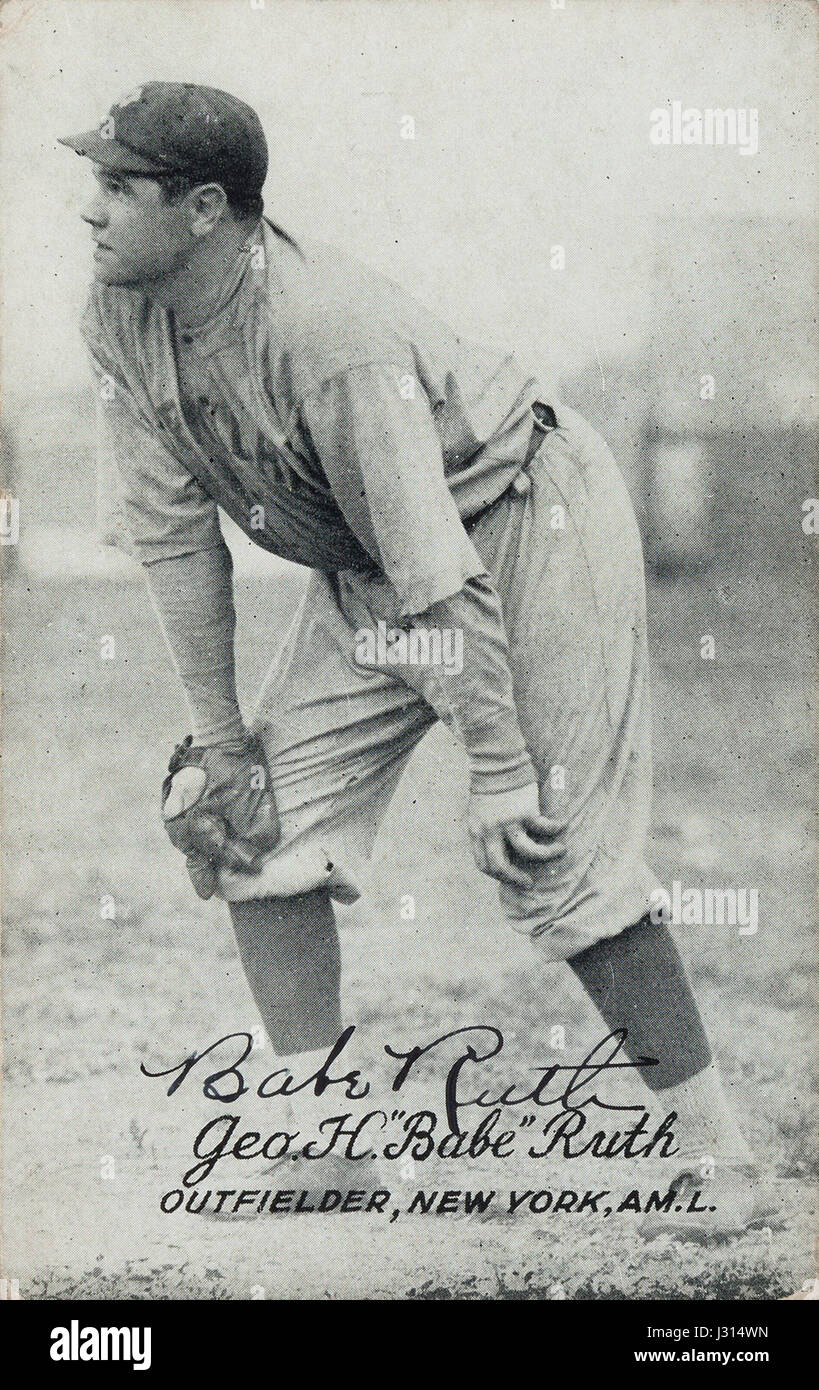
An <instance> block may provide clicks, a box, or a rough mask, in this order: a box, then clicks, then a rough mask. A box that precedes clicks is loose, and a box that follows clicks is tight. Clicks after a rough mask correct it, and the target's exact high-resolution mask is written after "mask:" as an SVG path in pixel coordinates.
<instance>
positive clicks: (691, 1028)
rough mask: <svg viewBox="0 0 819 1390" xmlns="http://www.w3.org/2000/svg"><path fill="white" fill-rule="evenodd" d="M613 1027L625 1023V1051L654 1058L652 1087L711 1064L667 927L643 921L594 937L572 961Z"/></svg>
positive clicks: (647, 1076)
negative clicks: (591, 942) (615, 933)
mask: <svg viewBox="0 0 819 1390" xmlns="http://www.w3.org/2000/svg"><path fill="white" fill-rule="evenodd" d="M566 963H567V965H570V966H571V968H572V970H573V971H574V972H575V974H576V975H577V977H578V979H579V980H580V983H581V984H582V985H583V987H584V989H585V990H586V993H587V994H588V995H589V996H590V998H591V999H592V1001H593V1003H594V1004H595V1005H596V1006H597V1008H598V1009H599V1011H600V1013H601V1014H602V1015H603V1018H604V1019H605V1021H606V1023H607V1024H608V1026H609V1029H610V1030H611V1031H612V1032H613V1031H614V1029H616V1028H626V1029H627V1030H628V1036H627V1038H626V1042H625V1044H624V1050H625V1051H626V1052H627V1053H628V1055H629V1057H630V1058H631V1059H632V1060H633V1061H636V1059H637V1058H638V1057H641V1056H642V1057H656V1058H657V1065H656V1066H654V1067H640V1069H639V1070H640V1075H641V1076H642V1078H643V1080H644V1081H645V1083H646V1085H647V1086H649V1087H650V1089H651V1090H652V1091H661V1090H665V1089H666V1088H667V1087H668V1086H677V1085H679V1084H680V1082H682V1081H688V1080H689V1079H690V1078H691V1077H692V1076H696V1074H697V1073H698V1072H700V1071H702V1070H703V1068H704V1067H707V1066H708V1064H709V1063H710V1062H711V1061H712V1053H711V1047H710V1045H709V1042H708V1038H707V1036H706V1033H705V1029H704V1027H703V1023H702V1019H701V1017H700V1011H699V1009H698V1008H697V1004H696V1001H695V999H694V996H693V994H692V992H691V985H690V983H689V980H688V976H687V974H686V972H685V967H684V965H683V963H682V961H681V959H680V953H679V951H678V950H677V947H676V945H675V943H674V938H673V937H672V935H671V933H670V931H669V930H668V927H666V926H665V925H663V924H661V925H655V924H654V923H653V922H651V921H650V920H648V919H646V918H643V919H642V921H640V922H637V923H636V924H635V925H634V926H633V927H627V928H626V929H625V931H622V932H620V934H619V936H610V937H607V938H606V939H605V940H603V941H596V942H595V943H594V945H593V946H589V947H587V948H586V950H585V951H580V953H579V954H578V955H576V956H572V958H571V960H569V961H567V962H566Z"/></svg>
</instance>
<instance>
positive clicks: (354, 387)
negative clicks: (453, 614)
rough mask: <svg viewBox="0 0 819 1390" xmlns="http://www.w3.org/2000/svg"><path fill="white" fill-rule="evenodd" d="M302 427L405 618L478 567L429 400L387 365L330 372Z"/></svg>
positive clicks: (308, 401) (307, 403)
mask: <svg viewBox="0 0 819 1390" xmlns="http://www.w3.org/2000/svg"><path fill="white" fill-rule="evenodd" d="M301 415H302V422H303V425H304V427H305V428H306V430H307V432H308V434H309V436H310V439H311V441H312V444H313V447H314V449H315V450H316V453H317V456H318V458H319V461H320V463H321V466H322V469H323V471H324V474H325V476H326V478H327V481H328V483H329V486H330V488H331V489H332V492H333V495H334V497H335V499H336V501H337V503H338V505H339V507H340V508H341V511H342V512H343V514H344V517H345V519H346V521H347V524H348V525H349V527H350V529H351V530H352V531H353V532H354V533H355V535H356V537H357V538H358V540H359V541H360V542H361V544H362V545H363V546H364V548H365V550H366V551H367V552H368V553H369V554H370V555H372V557H373V559H374V560H375V561H376V562H377V563H379V564H380V565H381V568H382V569H383V571H384V574H385V575H386V577H387V579H388V580H389V581H390V583H391V584H392V586H393V588H394V589H395V591H396V593H397V595H398V598H399V601H400V614H401V616H402V617H411V616H414V615H416V614H418V613H422V612H424V611H425V610H426V609H427V608H429V607H430V605H431V604H433V603H436V602H438V601H439V600H440V599H445V598H448V597H450V596H451V595H453V594H456V593H458V592H459V591H460V590H461V589H462V588H463V586H464V584H465V582H466V580H467V579H470V578H473V577H474V576H476V575H478V574H482V573H483V571H484V565H483V563H482V561H481V559H480V557H479V556H478V553H477V551H476V550H475V547H474V546H473V545H472V542H471V541H470V539H469V537H468V536H467V534H466V531H465V530H464V527H463V523H462V521H461V518H460V516H459V514H458V509H457V506H456V505H455V502H454V500H453V498H452V494H451V492H450V490H449V488H448V486H447V483H446V479H445V476H444V463H443V455H442V452H441V443H440V439H439V437H438V433H437V431H436V429H435V422H434V420H433V417H432V411H431V408H430V404H429V401H428V399H427V396H426V394H425V392H424V390H423V388H422V387H421V385H420V383H419V382H418V381H417V380H416V379H415V378H414V377H413V376H412V375H411V374H410V373H407V372H405V371H404V369H403V368H399V367H397V366H395V365H393V364H391V363H388V362H367V363H364V364H362V365H359V366H353V367H350V368H348V369H346V370H343V371H340V372H337V373H336V374H335V375H334V376H332V377H331V378H330V379H329V380H327V381H325V382H324V384H323V385H322V386H321V387H320V388H319V389H318V390H316V391H314V392H312V393H311V394H310V395H309V396H308V397H306V398H305V400H304V401H303V402H302V405H301Z"/></svg>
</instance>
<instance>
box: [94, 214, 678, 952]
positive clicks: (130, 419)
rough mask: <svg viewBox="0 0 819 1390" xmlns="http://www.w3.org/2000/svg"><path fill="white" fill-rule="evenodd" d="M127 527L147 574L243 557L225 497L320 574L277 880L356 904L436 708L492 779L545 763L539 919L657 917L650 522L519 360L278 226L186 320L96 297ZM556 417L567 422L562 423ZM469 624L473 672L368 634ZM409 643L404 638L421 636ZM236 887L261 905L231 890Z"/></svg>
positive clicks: (285, 646) (525, 919)
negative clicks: (652, 912) (644, 549)
mask: <svg viewBox="0 0 819 1390" xmlns="http://www.w3.org/2000/svg"><path fill="white" fill-rule="evenodd" d="M85 334H86V338H87V341H88V343H89V347H90V350H91V353H92V357H93V359H94V362H95V364H96V367H97V371H98V373H99V374H100V376H101V379H103V381H104V382H107V383H108V384H109V386H110V389H109V390H108V391H103V392H102V396H103V401H104V404H103V408H102V411H101V415H102V421H101V427H102V440H103V448H102V451H101V458H102V472H101V476H102V494H103V504H104V505H103V511H104V514H105V536H106V538H107V539H108V540H111V541H113V542H114V543H118V544H121V545H123V546H124V547H125V548H127V549H129V550H130V551H131V553H133V554H134V555H135V556H136V557H137V558H138V559H140V560H141V561H142V562H143V563H144V564H145V565H146V569H147V572H148V574H149V576H150V571H151V567H152V565H153V564H154V563H155V562H156V561H159V560H162V559H173V558H181V557H184V556H186V555H189V554H193V553H200V552H211V553H212V554H213V556H214V557H217V556H219V555H221V554H222V553H223V549H224V542H223V541H222V539H221V532H220V529H219V521H218V510H217V504H218V505H220V506H222V507H223V508H224V510H225V511H226V512H227V513H228V514H229V515H231V516H232V517H233V519H234V520H235V521H236V522H237V523H238V524H239V525H240V526H241V527H242V529H243V530H244V531H245V532H246V533H247V534H248V535H249V536H250V538H251V539H253V540H255V541H257V542H258V543H260V544H262V545H263V546H265V548H267V549H269V550H271V551H273V552H275V553H276V554H279V555H281V556H283V557H284V558H287V559H290V560H295V561H297V562H299V563H301V564H305V565H308V566H309V567H310V568H311V569H312V571H313V573H312V575H311V577H310V580H309V583H308V586H307V591H306V593H305V596H304V599H303V601H302V603H301V606H300V608H299V612H298V614H297V615H296V618H295V620H294V623H293V626H292V628H291V630H290V632H289V634H287V636H286V638H285V640H284V641H283V642H282V641H281V638H280V635H279V634H277V633H274V632H271V634H270V642H271V647H275V648H277V651H276V655H275V659H274V661H273V665H272V668H271V672H270V675H269V677H268V679H267V681H266V682H265V686H264V689H263V691H262V694H261V696H260V699H259V701H258V706H257V710H256V714H255V716H254V721H253V727H254V729H256V730H257V731H258V732H259V734H260V736H261V737H262V739H263V742H264V745H265V751H266V755H267V759H268V764H269V768H270V774H271V779H272V786H273V791H274V795H275V799H276V804H277V807H278V810H279V814H280V818H281V824H282V839H281V842H280V844H279V846H278V848H277V850H276V851H275V853H274V854H273V856H271V859H270V860H269V862H268V863H267V864H266V866H265V868H264V869H263V870H262V874H261V875H260V878H259V884H258V890H257V891H258V892H259V893H260V894H262V893H263V894H265V895H268V896H276V895H277V894H280V895H291V894H293V893H297V892H304V891H306V890H307V889H309V888H311V887H314V886H318V884H319V883H321V882H326V881H328V880H327V873H328V870H327V865H328V863H330V864H331V866H332V868H331V870H330V882H331V887H332V888H333V890H334V892H335V894H336V896H337V897H339V898H341V899H342V900H345V899H346V900H350V899H352V898H354V897H355V896H357V894H358V893H359V892H360V891H361V890H362V888H363V887H364V884H365V881H366V869H367V862H368V860H369V856H370V852H371V849H372V844H373V840H374V838H375V835H376V833H377V829H378V824H379V822H380V820H381V817H382V816H383V813H384V811H385V809H386V806H387V805H388V803H389V800H390V797H391V796H392V794H393V791H394V789H395V786H396V784H397V781H398V778H399V777H400V775H401V772H402V771H403V769H404V767H405V765H406V762H407V760H408V759H409V757H410V755H411V753H412V750H413V749H414V747H415V746H416V745H417V743H418V742H419V740H420V739H421V738H422V737H423V735H424V734H425V733H426V732H427V730H428V729H429V728H430V727H431V725H432V724H433V723H434V722H435V720H436V719H437V718H442V719H444V720H445V722H446V723H448V724H449V726H450V727H451V728H452V730H453V733H454V734H455V736H456V737H457V738H460V739H461V740H462V741H463V743H464V745H465V748H466V751H467V755H468V757H469V761H470V767H471V775H472V786H473V790H475V791H485V792H491V791H499V790H508V789H511V788H513V787H515V786H518V787H519V786H523V785H526V784H527V783H529V782H531V781H532V780H534V779H535V778H536V780H537V781H538V783H539V786H540V799H541V809H542V811H543V813H544V814H546V815H548V816H550V817H552V818H553V819H555V820H556V821H558V822H559V823H560V824H561V826H562V827H563V835H562V841H563V843H565V847H566V854H565V856H564V857H563V858H562V859H561V860H559V861H553V862H551V863H549V864H544V865H543V866H541V867H540V868H539V869H537V870H536V871H535V883H534V885H533V887H532V888H531V889H528V888H516V887H512V886H510V885H508V884H503V885H501V889H500V892H501V899H502V902H503V905H504V908H505V910H506V912H507V914H508V916H509V918H510V919H511V920H512V922H513V923H514V925H515V926H516V927H517V928H518V929H520V930H522V931H525V932H527V933H529V934H531V935H533V936H536V937H538V938H539V941H540V942H541V944H542V946H543V949H544V951H545V954H546V955H547V957H548V958H549V959H554V960H557V959H566V958H569V957H571V956H572V955H574V954H576V953H577V952H579V951H581V950H583V949H584V948H585V947H588V946H589V945H590V944H591V943H593V942H594V941H596V940H599V939H601V938H602V937H605V936H611V935H615V934H616V933H618V932H619V931H621V930H622V929H623V928H625V927H627V926H629V925H631V924H633V923H634V922H636V921H638V920H639V919H640V918H641V917H642V916H643V915H644V914H645V912H646V910H647V908H648V907H649V905H650V895H651V892H652V890H653V889H654V888H655V887H656V886H657V885H656V881H655V879H654V878H653V876H652V875H651V873H650V871H649V869H648V868H647V866H646V864H645V861H644V857H643V856H644V842H645V835H646V831H647V824H648V816H649V812H650V800H651V768H650V719H651V716H650V707H649V699H648V691H647V655H646V631H645V601H644V582H643V571H642V556H641V547H640V540H639V535H638V531H637V527H636V523H635V520H634V515H633V511H632V507H631V503H630V500H629V497H628V493H627V490H626V488H625V485H624V483H623V480H622V478H621V475H620V473H619V471H618V469H617V467H616V464H615V463H614V460H613V459H612V457H611V455H610V453H609V451H608V449H607V447H606V446H605V444H604V443H603V441H602V440H601V439H600V437H599V436H598V435H597V434H596V433H595V432H594V431H593V430H592V429H591V427H590V426H589V425H588V424H587V423H586V422H585V421H584V420H582V419H581V417H580V416H578V415H577V414H576V413H575V412H573V411H571V410H569V409H567V408H566V407H564V406H562V405H561V404H559V403H557V402H552V403H551V404H552V406H553V414H552V415H551V416H549V417H547V418H549V419H550V422H551V424H552V427H551V428H545V429H543V430H541V429H538V428H537V427H536V426H535V418H534V415H533V405H534V404H535V403H536V402H538V401H539V400H541V399H542V395H541V391H540V388H539V386H538V383H537V381H535V380H534V379H532V378H531V377H530V376H528V374H527V373H525V372H524V371H522V370H521V369H520V367H519V366H518V364H517V363H516V361H515V359H514V358H513V357H511V356H509V355H505V354H502V353H497V352H493V351H491V350H489V349H486V348H479V347H476V346H474V345H472V344H470V343H467V342H466V341H464V340H463V339H461V338H460V337H458V336H457V335H456V334H455V333H453V332H452V331H451V330H450V329H449V328H448V327H446V325H444V324H442V323H441V322H440V321H439V320H438V319H437V318H436V317H435V316H434V315H432V314H430V313H429V312H428V311H427V310H425V309H424V308H422V306H420V305H419V304H418V303H417V302H416V301H415V300H413V299H412V298H411V297H410V296H409V295H407V294H405V293H404V292H403V291H401V290H399V289H398V288H397V287H396V286H394V285H392V284H391V283H390V282H389V281H387V280H386V279H384V278H383V277H380V276H378V275H376V274H374V273H372V272H369V271H366V270H365V269H364V268H363V267H360V266H359V265H358V264H357V263H356V262H354V261H352V260H351V259H350V258H347V257H345V256H343V255H341V254H340V253H337V252H332V251H329V250H328V249H327V248H324V247H321V246H319V245H316V244H314V243H312V242H311V243H306V242H304V243H301V244H299V245H296V243H294V242H293V241H292V240H291V239H290V238H289V237H287V236H285V235H284V234H283V233H281V232H280V231H279V230H278V229H276V228H273V227H272V226H271V225H270V224H263V225H262V226H260V228H259V229H258V231H257V233H256V234H255V235H254V236H253V237H251V238H250V239H249V241H248V244H247V246H246V248H245V250H244V251H243V252H242V254H241V255H240V257H239V259H238V261H237V264H236V267H235V269H234V273H233V275H232V276H231V277H230V278H229V279H228V280H227V281H226V282H225V286H224V291H223V294H222V296H221V298H220V300H219V302H218V304H217V305H216V306H215V308H214V311H213V313H212V315H211V317H210V318H209V320H208V322H207V323H206V324H204V325H202V326H201V327H199V328H197V329H196V330H195V331H193V332H186V333H185V334H184V335H183V334H181V333H180V332H179V331H178V328H177V326H176V325H175V323H174V321H173V316H172V314H170V313H169V312H168V311H166V310H164V309H163V308H161V307H160V306H159V305H157V304H154V303H150V302H149V301H148V300H147V299H145V298H144V297H143V296H142V295H141V294H140V293H139V292H137V291H134V290H130V289H123V288H118V287H110V286H104V285H96V286H95V288H94V290H93V291H92V298H91V302H90V305H89V310H88V313H87V315H86V320H85ZM543 418H544V416H543V415H542V414H541V420H543ZM421 627H423V629H424V631H426V632H427V633H428V632H429V631H431V630H436V631H438V632H446V631H449V632H455V631H457V632H459V633H460V634H461V635H462V639H463V661H462V664H461V669H460V670H458V669H456V665H455V664H454V663H453V664H451V665H450V666H447V665H446V664H445V663H443V662H438V663H437V664H436V663H429V662H411V661H409V660H406V661H404V662H403V663H402V661H401V660H400V659H395V657H396V650H393V651H392V652H391V655H390V659H389V660H388V662H387V664H386V665H384V664H383V663H382V664H375V665H366V664H362V661H361V657H360V651H361V643H360V638H361V634H362V633H374V632H378V631H381V632H383V631H385V630H386V631H389V632H391V633H392V634H397V633H398V632H399V630H401V629H402V628H403V629H404V630H406V631H407V632H408V633H412V631H413V630H415V631H416V632H417V631H418V630H419V628H421ZM399 655H400V652H399ZM225 895H226V896H232V895H235V894H234V893H232V892H231V886H230V884H229V883H227V882H226V885H225Z"/></svg>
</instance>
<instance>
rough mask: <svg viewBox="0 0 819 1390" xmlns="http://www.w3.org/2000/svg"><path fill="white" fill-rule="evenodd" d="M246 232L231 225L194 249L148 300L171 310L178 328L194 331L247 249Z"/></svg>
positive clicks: (149, 292) (157, 284)
mask: <svg viewBox="0 0 819 1390" xmlns="http://www.w3.org/2000/svg"><path fill="white" fill-rule="evenodd" d="M249 235H250V232H249V228H248V227H247V226H242V225H240V224H239V223H232V224H231V225H230V226H229V227H226V228H225V230H224V231H223V232H221V233H220V234H219V235H217V236H214V237H213V238H209V239H208V241H207V242H206V243H205V244H203V245H201V246H197V247H196V248H195V250H194V252H193V254H192V255H191V257H190V259H189V260H187V261H186V262H185V264H184V265H183V266H180V268H179V269H178V270H176V271H174V272H173V273H172V274H171V275H168V276H166V277H165V278H164V279H163V280H157V281H155V282H154V283H153V284H152V285H151V286H150V287H149V288H147V290H146V294H147V296H148V298H149V299H152V300H154V301H155V303H157V304H161V305H162V306H163V308H166V309H172V310H173V313H174V316H175V318H176V320H177V322H178V324H179V326H180V327H181V328H197V327H199V326H200V325H201V324H203V323H206V322H207V321H208V319H209V318H210V317H211V315H212V314H213V312H214V310H215V309H216V307H217V305H218V304H219V300H220V299H221V297H222V294H223V292H224V289H225V282H226V280H228V279H230V278H231V277H232V276H233V273H234V271H235V269H236V265H237V260H238V258H239V256H240V255H241V254H242V252H243V251H244V250H245V249H246V247H247V244H248V239H249Z"/></svg>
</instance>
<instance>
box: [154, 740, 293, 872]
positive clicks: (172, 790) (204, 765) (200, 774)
mask: <svg viewBox="0 0 819 1390" xmlns="http://www.w3.org/2000/svg"><path fill="white" fill-rule="evenodd" d="M268 784H269V774H268V771H267V765H266V763H265V757H264V751H263V749H262V746H261V744H260V743H259V741H258V739H255V738H251V737H250V736H248V737H247V738H245V739H240V740H236V741H234V742H232V743H229V744H223V745H221V746H219V747H215V748H197V747H195V746H194V744H193V741H192V739H191V738H190V736H188V738H186V739H185V741H184V743H181V744H180V745H179V747H178V748H177V749H176V750H175V752H174V754H173V757H172V758H171V761H170V764H169V766H168V776H167V777H166V778H165V781H164V783H163V785H162V817H163V820H164V822H165V829H166V830H167V832H168V835H169V837H170V840H171V844H173V845H174V846H175V848H176V849H178V850H180V851H181V853H182V854H184V855H185V859H186V861H187V868H188V873H189V875H190V878H191V882H192V883H193V886H194V888H195V889H196V892H197V893H198V894H199V897H200V898H210V897H211V896H212V895H213V893H214V892H215V890H216V886H217V882H218V878H217V875H218V871H219V870H220V869H231V870H233V871H235V872H237V873H244V874H254V873H257V872H258V870H259V868H260V867H261V864H262V861H263V859H264V858H265V856H266V855H267V854H269V853H270V851H271V850H273V849H275V848H276V845H277V844H278V840H279V818H278V815H277V813H276V805H275V801H274V799H273V795H272V793H271V792H270V790H269V785H268Z"/></svg>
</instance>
